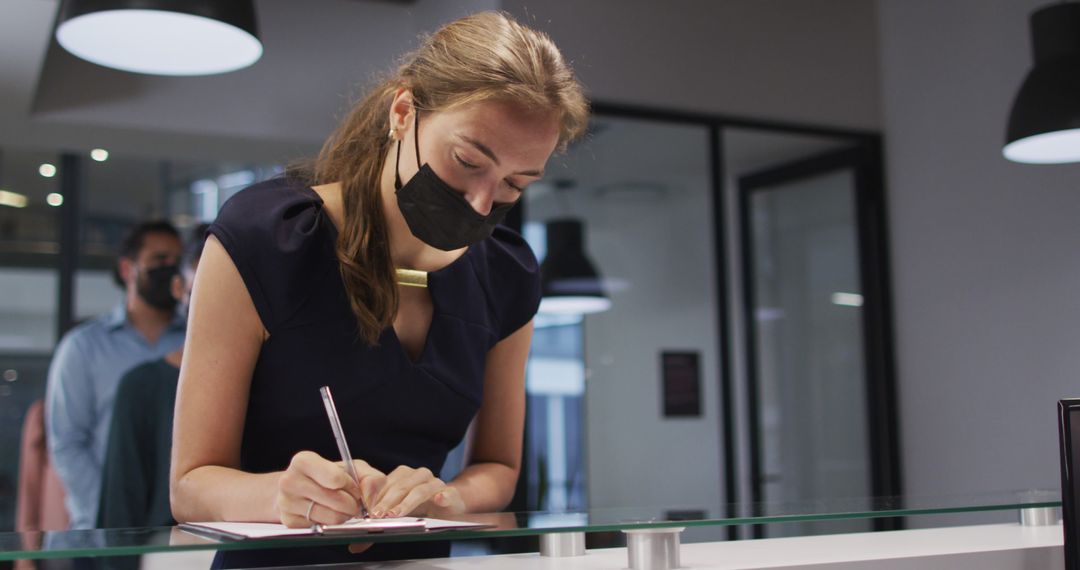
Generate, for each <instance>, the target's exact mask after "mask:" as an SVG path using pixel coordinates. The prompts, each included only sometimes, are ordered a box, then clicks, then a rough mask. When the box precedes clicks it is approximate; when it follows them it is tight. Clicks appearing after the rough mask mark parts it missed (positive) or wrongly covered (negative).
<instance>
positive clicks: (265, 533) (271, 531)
mask: <svg viewBox="0 0 1080 570" xmlns="http://www.w3.org/2000/svg"><path fill="white" fill-rule="evenodd" d="M417 521H423V522H424V528H425V529H426V530H442V529H450V528H475V527H483V526H488V525H484V524H480V523H470V522H460V521H448V520H442V519H428V518H425V519H418V518H415V517H398V518H387V519H373V520H364V519H362V518H353V519H350V520H348V521H346V522H345V523H342V524H340V525H326V528H327V529H343V528H350V529H352V528H355V529H357V530H364V529H372V530H379V529H380V528H382V527H386V526H389V525H387V524H386V523H401V522H417ZM183 526H188V527H195V528H193V529H190V530H196V531H197V530H198V529H205V530H210V531H212V532H218V533H222V534H226V535H232V536H234V537H238V538H251V539H260V538H277V537H286V536H314V535H315V532H314V531H313V530H312V529H310V528H289V527H287V526H285V525H283V524H279V523H245V522H197V523H187V524H186V525H183Z"/></svg>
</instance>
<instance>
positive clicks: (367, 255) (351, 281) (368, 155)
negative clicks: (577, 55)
mask: <svg viewBox="0 0 1080 570" xmlns="http://www.w3.org/2000/svg"><path fill="white" fill-rule="evenodd" d="M400 88H404V89H408V90H410V91H411V92H412V94H413V100H414V104H415V105H416V107H417V109H422V110H424V111H445V110H447V109H451V108H455V107H459V106H461V105H467V104H470V103H476V102H479V101H488V100H498V101H507V102H512V103H517V104H520V105H521V106H522V108H523V109H529V110H539V111H545V112H550V113H552V114H553V115H554V116H555V117H557V118H558V120H559V124H560V129H559V149H560V150H562V149H565V147H566V144H567V143H568V142H570V141H571V140H573V139H575V138H577V137H579V136H581V134H582V133H583V132H584V130H585V126H586V123H587V121H588V112H589V109H588V102H587V101H586V100H585V96H584V94H583V93H582V89H581V85H580V84H579V83H578V82H577V80H576V79H575V78H574V74H573V72H572V71H571V70H570V67H569V66H568V65H567V64H566V62H565V61H563V58H562V54H561V53H559V50H558V48H557V47H555V44H554V43H553V42H552V41H551V38H549V37H548V36H547V35H545V34H543V33H541V32H538V31H536V30H533V29H531V28H528V27H526V26H523V25H521V24H520V23H518V22H517V21H515V20H514V19H513V18H512V17H510V16H509V15H507V14H503V13H498V12H482V13H479V14H474V15H471V16H467V17H465V18H462V19H460V20H456V21H454V22H451V23H449V24H446V25H445V26H443V27H442V28H440V29H439V30H438V31H436V32H435V33H434V34H431V35H430V36H428V37H426V38H425V39H424V41H423V43H422V44H421V46H420V47H419V48H418V49H417V50H415V51H413V52H412V53H410V54H408V55H406V56H405V58H404V63H403V64H402V65H401V66H400V67H398V69H397V71H396V73H394V74H393V75H392V76H391V77H390V78H388V79H385V80H384V81H382V82H381V83H379V84H378V85H377V86H376V87H375V88H374V89H372V90H371V91H370V92H369V93H368V94H367V96H366V97H364V99H363V100H361V101H360V103H359V104H357V105H356V106H355V107H353V109H352V111H351V112H350V113H349V115H348V116H347V117H346V119H345V120H344V121H343V122H342V123H341V124H340V125H339V126H338V128H337V130H336V131H335V132H334V133H333V135H331V137H330V139H329V140H327V142H326V144H325V145H324V146H323V149H322V151H321V152H320V153H319V156H318V158H317V159H316V161H315V164H314V168H313V173H312V174H313V180H312V183H313V184H326V183H330V182H340V183H341V184H342V196H343V202H344V225H343V227H342V228H341V232H340V233H339V236H338V241H337V257H338V260H339V261H340V265H341V276H342V279H343V280H344V283H345V289H346V292H347V293H348V296H349V302H350V304H351V306H352V310H353V312H354V313H355V314H356V318H357V321H358V324H359V332H360V337H361V338H362V339H363V340H365V341H366V342H367V343H368V344H371V345H374V344H375V343H377V342H378V340H379V336H380V335H381V334H382V331H383V330H384V329H385V328H386V327H388V326H390V325H391V324H392V323H393V319H394V315H395V314H396V313H397V307H398V289H397V283H396V280H395V276H394V266H393V262H392V260H391V258H390V244H389V235H388V230H387V223H386V219H385V218H384V215H383V210H382V197H381V192H380V179H381V173H382V167H383V161H384V160H385V159H386V157H387V156H388V153H389V151H390V148H391V143H392V141H391V140H390V139H389V138H388V137H387V133H388V132H389V129H390V125H389V113H390V105H391V103H392V102H393V99H394V96H395V94H396V92H397V90H398V89H400Z"/></svg>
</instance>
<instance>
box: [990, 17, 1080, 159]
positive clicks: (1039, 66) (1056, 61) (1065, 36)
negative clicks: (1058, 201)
mask: <svg viewBox="0 0 1080 570" xmlns="http://www.w3.org/2000/svg"><path fill="white" fill-rule="evenodd" d="M1031 45H1032V52H1033V54H1034V59H1035V66H1034V67H1032V68H1031V71H1029V72H1028V74H1027V77H1025V78H1024V83H1023V84H1022V85H1021V86H1020V91H1019V92H1018V93H1017V94H1016V99H1015V100H1013V106H1012V111H1011V112H1010V113H1009V125H1008V128H1007V131H1006V136H1005V147H1004V148H1003V149H1002V153H1003V154H1004V155H1005V158H1007V159H1009V160H1012V161H1015V162H1025V163H1031V164H1056V163H1066V162H1078V161H1080V4H1076V3H1065V4H1054V5H1051V6H1047V7H1044V8H1041V9H1039V10H1036V11H1035V12H1034V13H1032V14H1031Z"/></svg>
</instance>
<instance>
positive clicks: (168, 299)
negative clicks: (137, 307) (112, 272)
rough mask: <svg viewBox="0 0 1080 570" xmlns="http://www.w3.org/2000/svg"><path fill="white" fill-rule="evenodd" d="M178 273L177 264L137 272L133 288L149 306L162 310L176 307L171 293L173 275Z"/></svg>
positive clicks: (174, 298)
mask: <svg viewBox="0 0 1080 570" xmlns="http://www.w3.org/2000/svg"><path fill="white" fill-rule="evenodd" d="M179 273H180V267H179V266H177V265H162V266H160V267H154V268H152V269H145V270H141V271H140V272H139V275H138V276H137V277H136V281H135V290H136V292H137V293H138V294H139V296H140V297H142V298H143V300H144V301H146V303H147V304H149V305H150V306H151V307H154V308H155V309H161V310H162V311H173V310H175V309H176V303H177V301H176V297H173V294H172V281H173V277H175V276H176V275H178V274H179Z"/></svg>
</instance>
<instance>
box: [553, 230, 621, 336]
mask: <svg viewBox="0 0 1080 570" xmlns="http://www.w3.org/2000/svg"><path fill="white" fill-rule="evenodd" d="M540 279H541V284H542V288H543V298H542V299H541V300H540V312H542V313H548V314H561V315H587V314H591V313H599V312H601V311H606V310H608V309H610V308H611V299H609V298H608V296H607V293H606V292H605V290H604V286H603V281H602V280H601V278H600V273H599V272H597V271H596V266H594V265H593V264H592V262H591V261H589V258H588V257H587V256H586V255H585V238H584V230H583V226H582V223H581V220H575V219H562V220H552V221H550V222H548V223H547V255H546V256H545V257H544V262H543V263H542V264H540Z"/></svg>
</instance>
